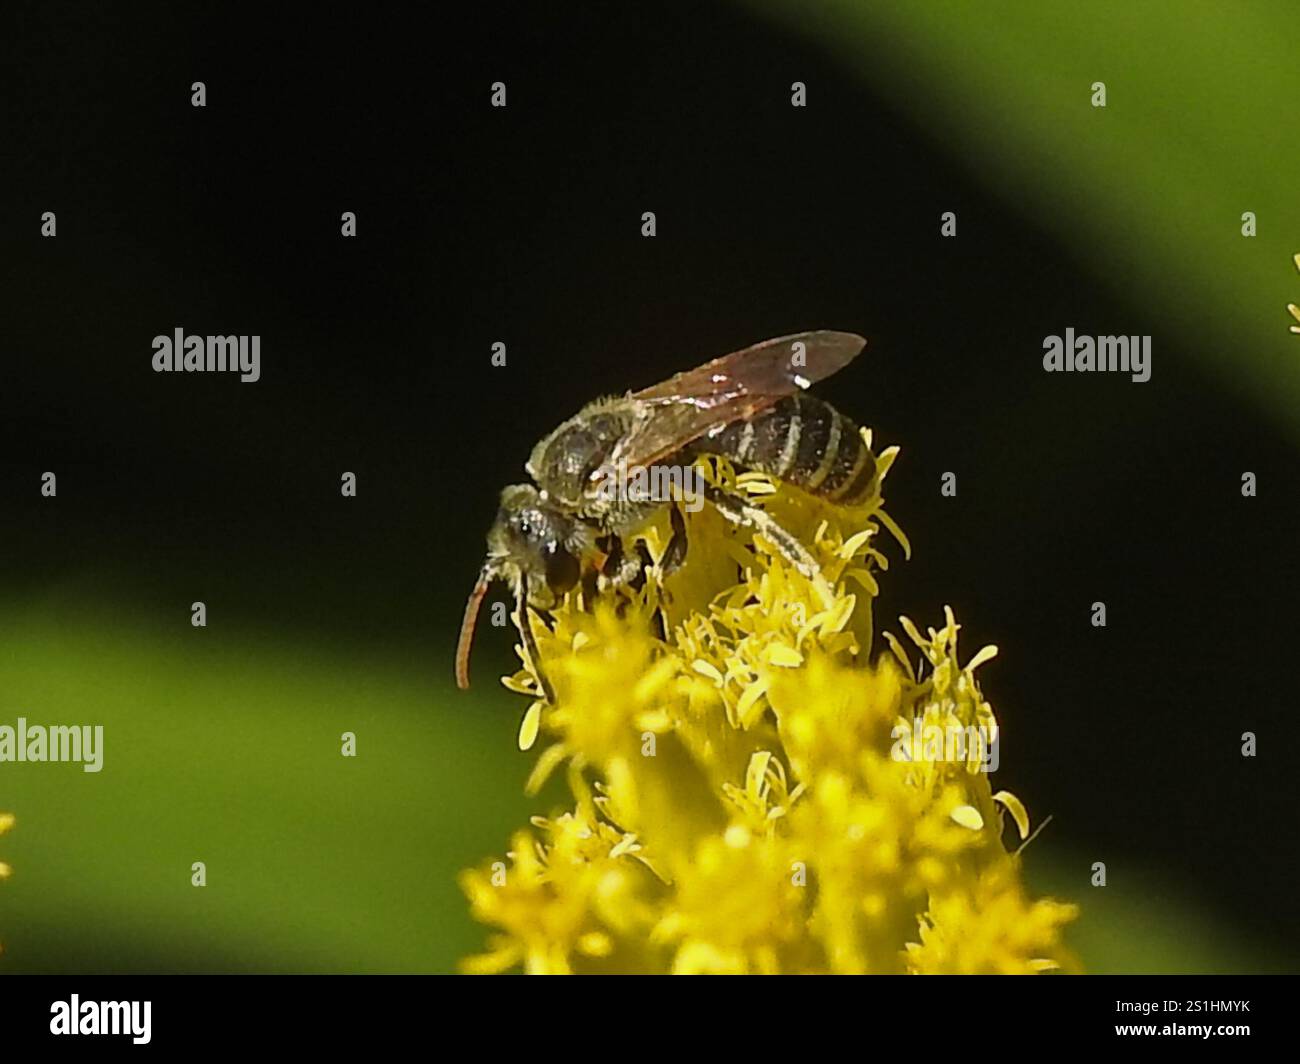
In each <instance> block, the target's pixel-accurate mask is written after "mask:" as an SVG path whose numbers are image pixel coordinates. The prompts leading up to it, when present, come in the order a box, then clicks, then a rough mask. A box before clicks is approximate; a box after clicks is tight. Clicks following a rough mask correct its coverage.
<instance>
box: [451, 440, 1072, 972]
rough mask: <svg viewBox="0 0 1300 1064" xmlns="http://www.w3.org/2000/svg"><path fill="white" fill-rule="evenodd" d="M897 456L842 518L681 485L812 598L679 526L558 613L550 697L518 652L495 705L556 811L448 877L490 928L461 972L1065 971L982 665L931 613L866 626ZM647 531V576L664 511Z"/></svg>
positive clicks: (762, 496) (886, 542)
mask: <svg viewBox="0 0 1300 1064" xmlns="http://www.w3.org/2000/svg"><path fill="white" fill-rule="evenodd" d="M864 438H867V437H866V434H865V433H864ZM897 454H898V451H897V448H890V449H888V450H886V451H884V452H883V453H882V454H881V455H880V457H879V477H878V481H877V488H876V490H875V493H874V495H873V497H872V498H870V499H868V500H866V501H865V502H864V503H863V504H862V505H861V506H860V507H857V508H855V509H853V510H845V509H842V508H837V507H835V506H834V505H832V504H829V503H826V502H823V501H821V500H819V499H816V498H814V497H812V496H810V495H807V494H805V493H801V492H799V491H797V490H795V489H793V488H788V487H786V486H784V485H782V484H781V483H780V482H778V481H775V480H773V479H771V478H768V477H765V476H762V475H758V474H754V473H752V472H751V473H742V474H740V475H739V476H738V475H737V473H736V472H735V470H733V469H732V468H731V466H729V465H728V464H727V463H726V462H724V461H720V460H718V459H716V458H705V459H701V460H700V461H699V462H697V463H696V468H697V470H698V471H699V473H700V474H701V475H702V476H703V477H704V478H705V479H706V480H708V481H709V482H710V483H712V484H713V485H715V486H716V487H719V488H722V489H724V490H726V491H728V492H730V493H733V494H743V495H744V496H746V497H748V498H749V499H750V500H751V501H752V502H753V504H754V505H756V506H759V507H761V508H763V509H764V510H766V511H767V512H768V513H769V514H771V515H772V516H773V517H774V518H776V519H777V521H779V523H780V524H781V526H782V527H784V528H785V529H787V530H788V531H789V532H791V533H792V534H793V535H795V536H796V537H797V538H798V539H799V540H800V542H802V543H803V544H804V545H805V546H806V547H807V548H808V549H809V550H810V551H811V552H812V553H813V556H814V557H815V558H816V559H817V561H818V562H819V564H820V566H821V575H822V576H823V577H824V578H825V581H826V583H827V584H829V586H830V588H831V590H832V592H833V597H832V600H831V601H830V602H829V603H827V602H826V601H825V600H824V597H823V596H822V595H821V594H820V592H819V588H818V587H817V586H816V585H815V583H814V581H813V580H811V579H810V578H809V577H808V576H807V575H806V574H803V573H800V572H798V571H796V570H795V569H794V568H793V567H792V566H791V565H790V564H789V563H787V562H786V561H785V559H784V557H783V555H782V554H781V553H779V552H778V551H777V550H776V549H775V548H774V547H773V545H771V544H769V543H767V542H765V540H764V539H763V538H762V537H761V536H754V535H752V534H751V533H750V532H748V531H746V530H745V529H741V528H737V527H736V526H734V525H732V524H730V523H729V522H727V521H726V520H724V519H723V518H722V517H721V516H720V515H718V514H717V513H715V512H714V511H713V510H712V509H711V508H710V507H705V508H703V509H702V510H700V511H699V512H698V513H688V514H686V515H685V517H686V522H687V533H688V542H689V551H688V554H687V558H686V563H685V564H684V565H682V566H681V567H680V568H678V569H677V570H676V571H674V572H672V573H671V574H670V575H666V576H665V575H664V574H663V573H662V572H661V571H660V570H659V568H658V566H657V565H656V566H655V567H652V568H651V569H650V570H649V572H648V579H647V580H646V581H645V582H644V584H643V585H642V586H641V587H639V588H638V589H631V588H621V589H618V590H616V591H610V590H606V591H603V592H601V593H600V594H598V595H596V596H595V598H594V599H593V600H591V601H587V600H586V599H584V597H583V593H582V592H581V591H574V592H572V593H570V594H569V596H568V597H567V598H566V599H565V600H564V602H563V603H562V604H561V605H560V607H559V608H558V609H557V610H556V611H555V612H554V625H553V627H550V628H540V626H539V632H538V644H539V651H540V655H541V658H542V660H543V661H545V662H546V668H547V671H548V674H549V676H550V679H551V682H552V685H553V687H554V690H555V700H554V702H553V703H546V702H542V701H538V700H537V692H538V691H539V690H540V685H539V683H538V679H537V677H536V676H534V675H532V673H531V672H530V668H531V666H530V665H529V663H528V657H527V655H526V654H525V653H524V652H523V651H522V649H521V650H520V651H519V657H520V661H521V668H520V670H519V671H518V672H517V673H515V674H514V675H513V676H510V677H507V678H506V679H505V683H506V686H507V687H508V688H509V689H510V690H512V691H515V692H517V693H520V694H522V695H524V696H525V697H526V698H528V699H529V703H528V704H527V705H526V707H524V708H523V714H522V716H523V724H522V726H521V728H520V732H519V740H518V741H519V747H520V749H523V750H528V751H530V752H531V751H535V755H534V756H535V757H536V760H535V762H534V767H533V770H532V773H531V775H530V776H529V778H528V781H527V784H526V788H527V790H528V791H529V793H536V792H537V791H538V789H539V788H540V787H541V786H542V784H543V783H544V782H545V781H546V780H547V779H548V778H549V777H552V776H554V775H556V774H557V773H558V774H562V776H563V778H564V780H565V782H566V784H567V787H568V791H569V796H570V804H569V806H568V807H567V808H564V809H561V810H555V811H552V812H551V813H550V814H549V815H548V816H545V817H536V818H534V820H533V822H532V825H531V827H530V828H525V829H522V830H520V831H519V832H517V833H516V835H515V837H514V838H513V839H512V840H511V843H510V849H509V851H508V852H507V854H506V858H505V859H504V860H502V858H500V857H495V858H491V859H489V860H487V861H485V862H484V863H483V864H482V865H481V866H479V867H477V868H473V869H469V870H467V871H465V872H463V873H462V874H461V880H460V882H461V886H462V889H463V890H464V892H465V894H466V896H467V897H468V899H469V903H470V908H471V912H472V913H473V915H474V917H475V918H476V919H477V920H479V921H480V922H482V923H483V924H485V925H487V927H488V928H489V929H490V932H489V934H490V937H489V939H488V942H487V945H486V948H485V949H484V950H483V951H482V952H481V953H479V954H477V955H475V956H472V957H469V958H466V959H465V960H464V961H463V962H462V966H463V968H464V970H466V971H470V972H484V973H485V972H503V971H510V970H523V971H525V972H530V973H538V974H543V973H570V972H577V973H613V972H649V973H695V972H708V973H754V974H758V973H867V972H885V973H915V974H925V973H940V972H944V973H949V972H983V973H1001V972H1006V973H1010V972H1020V973H1037V972H1043V971H1057V970H1064V971H1075V970H1078V968H1079V965H1078V962H1077V960H1076V959H1075V958H1074V957H1073V955H1072V954H1071V952H1070V951H1069V949H1068V948H1067V946H1066V944H1065V942H1064V930H1065V928H1066V927H1067V925H1068V924H1069V923H1070V922H1071V921H1072V920H1073V919H1074V918H1075V916H1076V914H1077V910H1076V908H1075V906H1073V905H1070V904H1068V903H1064V902H1058V901H1053V900H1050V899H1037V900H1036V899H1034V898H1032V897H1030V895H1029V893H1028V891H1027V889H1026V888H1025V886H1024V884H1023V882H1022V876H1021V862H1022V857H1021V855H1020V852H1019V850H1018V849H1015V847H1016V846H1018V845H1019V843H1020V842H1021V840H1024V839H1025V838H1027V837H1028V836H1029V827H1030V819H1029V814H1028V812H1027V810H1026V807H1025V805H1024V804H1023V803H1022V802H1021V801H1020V800H1019V799H1018V798H1016V796H1015V795H1013V794H1011V793H1010V792H1007V791H1003V790H999V791H996V792H995V791H994V789H993V788H992V787H991V785H990V774H991V769H992V768H996V763H995V760H996V759H994V760H990V758H989V756H988V755H989V748H990V744H991V746H992V748H993V749H994V750H996V748H997V737H998V725H997V720H996V717H995V715H994V712H993V709H992V706H991V705H990V704H989V703H988V701H987V700H986V699H985V697H984V694H983V692H982V689H981V685H980V682H979V680H978V679H977V677H976V670H977V668H982V667H984V666H985V665H986V664H987V663H988V662H989V661H990V659H992V658H993V656H994V654H995V653H996V649H995V648H992V647H985V648H984V649H982V650H979V651H977V652H976V653H975V654H974V655H971V656H970V657H968V658H967V659H966V661H965V663H964V664H963V662H962V659H961V657H960V656H959V653H958V648H957V636H958V632H959V629H960V626H959V625H958V623H957V621H956V619H955V617H954V615H953V614H952V612H951V610H945V613H944V616H943V618H942V623H941V625H940V626H939V627H938V628H928V629H926V631H925V632H924V633H923V632H922V630H921V628H920V627H918V626H917V625H916V624H914V623H913V622H912V621H910V620H908V619H906V618H902V619H900V621H899V628H898V631H897V632H884V633H881V634H880V635H877V634H876V633H875V631H874V629H873V620H872V605H873V600H874V598H875V596H876V594H877V591H878V587H879V581H880V579H881V577H882V576H883V574H885V573H886V571H887V569H888V566H889V562H890V556H891V555H893V556H895V557H897V555H898V554H899V553H900V547H901V553H903V554H904V555H906V554H910V548H909V547H908V546H907V544H906V540H905V539H903V537H902V533H901V531H900V530H899V529H898V528H897V526H896V525H895V524H894V522H893V521H892V520H890V519H889V517H888V516H887V515H886V514H885V512H884V510H883V508H882V500H881V498H880V488H879V483H880V482H881V481H883V479H884V476H885V473H886V472H887V471H888V470H889V467H890V466H891V465H892V463H893V462H894V460H895V458H896V456H897ZM643 536H644V540H645V542H646V545H647V547H648V548H649V551H650V554H651V556H652V557H653V558H654V559H656V560H657V559H660V558H662V556H663V553H664V550H665V549H666V547H667V544H668V542H669V539H670V537H671V527H670V525H669V522H668V518H667V515H666V514H665V515H663V516H662V517H661V518H659V519H657V520H656V521H655V523H653V524H651V525H650V526H649V527H648V528H647V529H645V531H644V533H643ZM1007 821H1010V824H1008V823H1007ZM1008 829H1009V830H1008ZM1008 835H1009V836H1010V837H1011V839H1010V841H1009V842H1008V841H1007V839H1006V836H1008Z"/></svg>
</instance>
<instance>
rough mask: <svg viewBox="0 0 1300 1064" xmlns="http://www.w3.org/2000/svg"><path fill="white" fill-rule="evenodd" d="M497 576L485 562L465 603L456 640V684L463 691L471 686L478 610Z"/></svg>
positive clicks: (488, 563)
mask: <svg viewBox="0 0 1300 1064" xmlns="http://www.w3.org/2000/svg"><path fill="white" fill-rule="evenodd" d="M495 578H496V570H495V569H494V568H493V567H492V563H491V562H490V561H489V562H485V563H484V564H483V568H482V570H481V571H480V572H479V574H478V582H477V583H475V585H474V590H473V591H471V592H470V593H469V601H468V602H466V603H465V617H464V619H463V620H462V621H461V622H460V638H459V639H458V640H456V686H457V687H459V688H460V689H461V690H462V691H464V690H467V689H468V688H469V651H470V647H471V646H473V645H474V626H475V625H476V624H477V623H478V611H479V608H480V607H481V606H482V605H483V596H484V595H486V594H487V589H488V587H489V586H491V584H492V581H493V580H494V579H495Z"/></svg>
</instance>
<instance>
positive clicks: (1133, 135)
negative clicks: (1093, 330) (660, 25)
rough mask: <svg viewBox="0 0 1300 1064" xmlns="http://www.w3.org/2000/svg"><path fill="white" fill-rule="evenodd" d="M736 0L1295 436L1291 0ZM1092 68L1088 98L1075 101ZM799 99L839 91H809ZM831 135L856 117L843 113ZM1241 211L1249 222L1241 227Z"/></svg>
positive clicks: (1297, 103) (1299, 433)
mask: <svg viewBox="0 0 1300 1064" xmlns="http://www.w3.org/2000/svg"><path fill="white" fill-rule="evenodd" d="M750 4H751V6H752V7H754V8H756V9H758V10H759V11H761V12H763V13H764V14H765V15H767V16H769V17H770V18H772V19H773V20H775V21H777V22H778V23H779V24H780V25H782V26H783V27H788V28H791V29H794V30H796V31H798V32H800V33H803V34H806V35H810V36H811V37H813V38H815V39H816V40H817V41H819V42H822V43H823V44H824V45H825V46H826V47H827V48H828V49H830V50H831V51H833V52H834V53H836V54H837V55H839V56H840V57H842V59H843V60H844V61H845V62H847V63H848V64H849V65H850V66H851V67H852V68H853V69H854V70H855V71H857V72H858V73H859V74H860V75H861V77H862V78H863V79H864V80H866V81H867V82H869V83H870V84H871V86H872V88H873V89H874V91H876V92H877V93H878V94H879V95H880V96H882V97H883V98H885V99H888V100H890V101H891V102H892V103H893V105H895V106H896V107H897V108H899V109H900V110H902V111H904V112H906V113H907V114H909V115H910V116H911V117H912V119H913V120H914V122H915V123H916V124H917V126H918V127H919V128H920V129H921V130H923V131H924V132H925V133H926V134H927V135H929V136H930V137H931V138H933V139H934V140H935V141H936V142H937V143H938V144H940V145H941V146H942V147H943V148H944V149H945V150H947V151H949V152H951V153H953V154H954V155H956V156H958V157H960V158H963V159H966V160H968V161H969V165H970V167H971V169H972V171H973V172H974V173H975V174H976V175H977V176H978V177H979V178H980V179H981V180H983V181H984V182H985V183H986V184H988V185H989V186H991V187H993V188H995V189H997V190H999V191H1000V193H1001V194H1002V195H1003V196H1004V197H1005V198H1006V199H1007V201H1009V202H1010V203H1012V204H1013V205H1015V206H1017V207H1019V208H1021V209H1022V210H1023V211H1024V212H1025V213H1027V214H1030V215H1032V216H1033V217H1034V218H1036V219H1037V221H1038V222H1039V223H1040V224H1041V225H1042V226H1043V228H1044V229H1045V230H1047V231H1049V232H1051V233H1053V234H1055V235H1056V236H1057V237H1058V238H1059V239H1060V240H1061V242H1062V244H1063V246H1064V247H1066V248H1067V249H1068V251H1069V253H1070V254H1072V255H1074V256H1076V257H1077V258H1078V259H1079V260H1080V261H1081V262H1082V263H1084V264H1085V265H1086V266H1087V267H1088V268H1090V269H1091V270H1092V272H1094V273H1095V274H1096V275H1097V276H1098V277H1099V278H1101V279H1103V280H1104V281H1105V282H1106V283H1107V284H1109V285H1110V286H1111V287H1112V288H1113V290H1114V291H1116V292H1117V293H1118V294H1119V295H1120V296H1121V297H1122V298H1124V299H1126V300H1128V301H1129V302H1130V303H1132V304H1134V305H1138V306H1141V307H1142V308H1143V309H1144V310H1147V311H1150V312H1151V313H1152V314H1153V315H1154V316H1155V318H1156V320H1158V321H1160V322H1161V326H1162V328H1163V329H1166V330H1168V332H1169V335H1171V336H1177V337H1178V338H1179V340H1180V341H1182V342H1184V343H1185V344H1186V346H1187V347H1188V348H1189V349H1190V350H1193V351H1195V352H1196V353H1197V354H1198V355H1199V356H1201V357H1202V358H1203V359H1204V360H1205V361H1206V363H1207V364H1208V365H1209V366H1210V367H1212V369H1213V370H1214V371H1215V373H1217V375H1218V381H1219V383H1221V385H1222V386H1224V387H1226V388H1228V389H1231V390H1234V391H1236V392H1238V393H1239V394H1241V395H1243V396H1245V397H1247V398H1249V399H1251V400H1252V401H1253V402H1255V403H1257V404H1258V405H1259V406H1261V407H1263V408H1264V409H1266V410H1268V411H1269V412H1270V413H1271V414H1272V415H1273V416H1274V417H1275V418H1276V419H1278V421H1279V422H1281V423H1283V424H1285V425H1286V426H1287V427H1288V428H1289V430H1290V432H1291V433H1292V435H1293V437H1295V438H1300V339H1298V338H1297V337H1295V336H1293V335H1292V334H1291V333H1290V332H1289V331H1288V326H1289V325H1290V324H1291V319H1290V316H1289V315H1288V314H1287V311H1286V305H1287V303H1288V302H1300V275H1297V273H1296V270H1295V266H1294V264H1293V262H1292V256H1293V254H1294V253H1295V252H1297V251H1300V197H1297V196H1296V194H1295V182H1296V180H1297V177H1300V136H1297V134H1296V125H1297V117H1298V116H1297V112H1298V111H1300V43H1298V42H1297V37H1296V34H1295V32H1294V22H1295V20H1294V15H1295V8H1294V6H1293V5H1291V4H1288V3H1284V2H1281V0H1273V2H1261V3H1254V4H1249V5H1241V4H1212V3H1189V2H1182V0H1178V2H1175V0H1151V2H1147V3H1142V4H1132V3H1127V2H1123V0H1120V2H1098V0H1085V2H1079V0H1040V2H1037V3H1000V4H975V3H970V2H968V0H905V2H897V0H882V2H875V0H873V2H872V3H862V2H861V0H830V2H828V3H824V4H815V5H813V4H789V3H783V2H781V0H750ZM813 73H814V72H812V71H800V70H798V69H792V70H791V71H790V76H791V78H792V79H793V78H799V77H810V76H811V75H812V74H813ZM1097 81H1101V82H1104V83H1105V85H1106V90H1107V106H1106V107H1105V108H1094V107H1093V106H1092V104H1091V95H1092V89H1091V86H1092V85H1093V83H1094V82H1097ZM809 106H836V107H840V106H843V105H842V103H839V102H836V103H832V102H830V101H826V102H823V103H819V102H818V101H817V98H816V91H815V89H813V90H812V91H811V93H810V104H809ZM844 136H845V137H860V138H866V139H868V140H870V138H871V136H872V131H871V130H870V129H862V128H853V126H852V125H851V124H850V123H848V122H846V123H845V126H844ZM882 150H888V149H887V145H886V146H882ZM1245 211H1253V212H1255V214H1256V217H1257V220H1258V236H1256V237H1254V238H1246V237H1243V236H1242V235H1241V225H1242V222H1241V215H1242V213H1243V212H1245ZM935 224H936V226H937V225H938V221H937V219H936V222H935ZM959 231H960V230H959ZM1061 324H1062V326H1063V327H1064V326H1066V325H1069V324H1071V323H1070V322H1062V323H1061ZM1115 331H1116V332H1124V331H1131V330H1129V329H1128V326H1127V324H1125V323H1119V322H1117V323H1116V324H1115ZM1161 356H1162V352H1161V350H1160V346H1159V343H1158V341H1157V344H1156V346H1155V348H1154V375H1155V376H1159V375H1160V374H1161V373H1162V372H1168V367H1169V364H1168V363H1167V362H1165V363H1164V366H1163V367H1162V364H1161V362H1162V358H1161Z"/></svg>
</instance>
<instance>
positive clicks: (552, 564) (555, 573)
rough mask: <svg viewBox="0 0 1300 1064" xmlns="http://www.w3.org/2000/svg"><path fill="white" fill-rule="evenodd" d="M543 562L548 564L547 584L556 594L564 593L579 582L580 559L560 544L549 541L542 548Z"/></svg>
mask: <svg viewBox="0 0 1300 1064" xmlns="http://www.w3.org/2000/svg"><path fill="white" fill-rule="evenodd" d="M542 562H543V563H544V564H545V566H546V586H547V587H548V588H550V589H551V591H552V592H554V593H555V594H557V595H562V594H564V593H565V592H566V591H568V590H569V589H570V588H571V587H573V585H574V584H576V583H577V582H578V577H579V576H580V575H581V568H580V566H579V565H578V559H577V558H575V557H574V556H573V555H572V554H570V553H569V552H568V551H567V550H565V549H564V548H563V547H562V546H560V544H558V543H548V544H547V545H546V546H545V548H543V550H542Z"/></svg>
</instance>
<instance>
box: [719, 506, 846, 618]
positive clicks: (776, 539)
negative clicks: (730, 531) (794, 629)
mask: <svg viewBox="0 0 1300 1064" xmlns="http://www.w3.org/2000/svg"><path fill="white" fill-rule="evenodd" d="M702 491H703V493H704V497H705V499H707V500H708V501H709V504H710V505H711V506H712V507H713V508H714V509H715V510H717V511H718V513H720V514H721V515H722V516H723V517H725V518H726V519H727V520H728V521H730V522H731V523H732V524H734V525H739V526H740V527H742V528H748V529H752V530H753V531H754V532H757V533H758V534H759V535H760V536H762V537H763V538H764V539H766V540H767V541H768V542H769V543H771V544H772V546H774V547H775V548H776V549H777V552H778V553H779V554H780V555H781V557H782V558H784V559H785V560H786V561H787V562H789V563H790V564H791V565H792V566H794V568H795V569H796V570H798V572H799V573H800V574H802V575H803V576H804V577H806V578H807V579H808V580H810V581H811V582H812V585H813V587H815V588H816V589H817V595H818V597H819V598H821V600H822V602H823V604H824V605H825V606H827V607H829V606H831V604H832V603H833V602H834V601H835V594H834V592H833V591H831V586H830V584H829V583H827V582H826V577H825V576H823V575H822V569H821V566H820V565H818V564H817V559H816V558H814V557H813V556H812V554H811V553H810V552H809V551H808V548H807V547H805V546H804V545H803V544H802V543H800V542H799V540H797V539H796V538H795V537H794V536H793V535H791V534H790V533H789V532H787V531H786V530H785V528H783V527H782V525H781V524H780V522H778V521H777V520H776V518H774V517H773V516H772V515H771V514H769V513H767V512H766V511H765V510H760V509H759V508H758V507H757V506H754V505H752V504H751V503H749V502H747V501H746V500H745V499H742V498H740V497H738V496H736V495H732V494H731V493H730V492H726V491H723V490H722V489H721V488H716V487H714V486H713V485H711V484H707V485H705V486H704V488H703V489H702Z"/></svg>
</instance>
